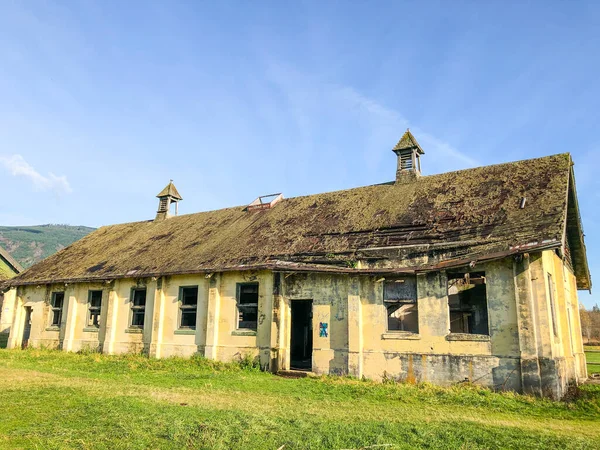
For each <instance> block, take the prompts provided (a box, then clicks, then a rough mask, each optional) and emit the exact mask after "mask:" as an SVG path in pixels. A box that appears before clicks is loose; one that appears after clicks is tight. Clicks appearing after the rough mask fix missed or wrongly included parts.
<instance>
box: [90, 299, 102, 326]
mask: <svg viewBox="0 0 600 450" xmlns="http://www.w3.org/2000/svg"><path fill="white" fill-rule="evenodd" d="M101 305H102V291H89V292H88V320H87V326H88V327H99V326H100V308H101Z"/></svg>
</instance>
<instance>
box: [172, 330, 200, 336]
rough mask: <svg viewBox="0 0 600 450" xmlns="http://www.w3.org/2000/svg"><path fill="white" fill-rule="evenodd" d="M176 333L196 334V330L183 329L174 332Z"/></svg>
mask: <svg viewBox="0 0 600 450" xmlns="http://www.w3.org/2000/svg"><path fill="white" fill-rule="evenodd" d="M173 333H174V334H187V335H194V334H196V330H192V329H185V328H183V329H181V330H175V331H174V332H173Z"/></svg>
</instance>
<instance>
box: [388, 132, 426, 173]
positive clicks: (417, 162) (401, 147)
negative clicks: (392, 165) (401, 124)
mask: <svg viewBox="0 0 600 450" xmlns="http://www.w3.org/2000/svg"><path fill="white" fill-rule="evenodd" d="M392 150H393V152H394V153H395V154H396V155H397V156H398V167H397V169H396V184H404V183H410V182H412V181H414V180H416V179H417V178H418V177H419V176H421V159H420V157H421V155H424V154H425V152H424V151H423V149H422V148H421V146H420V145H419V143H418V142H417V140H416V139H415V137H414V136H413V135H412V133H411V132H410V130H408V129H407V130H406V132H405V133H404V134H403V135H402V137H401V138H400V140H399V141H398V143H397V144H396V146H395V147H394V148H393V149H392Z"/></svg>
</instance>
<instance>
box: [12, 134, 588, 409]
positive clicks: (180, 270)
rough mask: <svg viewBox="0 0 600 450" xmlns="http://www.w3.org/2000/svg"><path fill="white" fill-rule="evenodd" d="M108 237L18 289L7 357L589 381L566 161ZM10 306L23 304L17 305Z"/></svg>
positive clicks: (408, 162)
mask: <svg viewBox="0 0 600 450" xmlns="http://www.w3.org/2000/svg"><path fill="white" fill-rule="evenodd" d="M393 151H394V153H395V154H396V155H397V165H396V164H395V172H396V179H395V181H393V182H388V183H383V184H380V185H374V186H366V187H360V188H355V189H349V190H344V191H338V192H330V193H324V194H318V195H309V196H305V197H297V198H289V199H283V197H282V196H281V195H280V194H275V195H272V196H267V197H260V198H258V199H257V200H255V201H254V202H252V203H251V204H249V205H247V206H243V207H236V208H227V209H222V210H218V211H210V212H202V213H196V214H187V215H181V216H179V215H176V214H175V211H174V210H175V209H176V206H177V203H178V202H179V201H181V200H182V197H181V195H180V194H179V192H178V191H177V189H176V188H175V186H174V185H173V183H172V182H171V183H169V185H168V186H167V187H166V188H165V189H164V190H163V191H162V192H161V193H160V194H159V195H158V198H159V202H158V204H159V206H158V212H157V214H156V217H155V219H154V220H149V221H143V222H136V223H126V224H122V225H114V226H107V227H102V228H100V229H98V230H97V231H95V232H93V233H91V234H90V235H88V236H86V237H84V238H83V239H81V240H80V241H78V242H76V243H74V244H72V245H71V246H69V247H67V248H65V249H63V250H61V251H60V252H58V253H57V254H55V255H53V256H51V257H49V258H47V259H45V260H44V261H42V262H40V263H38V264H36V265H34V266H33V267H31V268H29V269H28V270H26V271H25V272H23V273H22V274H20V275H18V276H17V277H15V278H13V279H12V280H10V281H9V282H8V283H7V285H6V286H5V289H9V288H10V289H11V290H9V291H8V295H9V296H10V297H9V298H10V300H11V301H10V307H11V308H13V312H14V314H12V316H13V322H12V327H11V331H10V339H9V347H12V348H18V347H21V346H22V345H23V344H24V343H25V342H27V343H28V344H29V345H32V346H41V345H44V346H54V347H58V348H61V349H63V350H65V351H78V350H80V349H96V350H98V351H101V352H104V353H109V354H114V353H123V352H146V353H147V354H149V355H150V356H153V357H157V358H162V357H169V356H172V355H180V356H189V355H193V354H201V355H204V356H205V357H206V358H211V359H216V360H221V361H229V360H233V359H236V358H239V357H242V356H245V355H247V354H251V355H254V356H255V357H256V358H258V360H259V361H260V364H261V366H262V367H263V368H264V369H266V370H271V371H274V372H277V371H286V370H290V369H297V370H308V371H312V372H314V373H317V374H328V373H329V374H349V375H353V376H356V377H363V376H364V377H366V378H371V379H382V377H387V378H394V379H398V380H405V381H408V382H420V381H427V382H432V383H436V384H441V385H448V384H452V383H457V382H463V381H465V380H467V381H471V382H473V383H477V384H480V385H483V386H487V387H490V388H493V389H498V390H504V389H506V390H515V391H519V392H526V393H533V394H536V395H548V396H552V397H561V396H562V394H563V393H564V391H565V389H566V386H567V385H568V384H570V383H577V382H580V381H582V380H584V379H585V378H586V365H585V356H584V353H583V347H582V340H581V332H580V322H579V314H578V299H577V290H578V289H581V290H588V289H591V279H590V274H589V270H588V263H587V258H586V251H585V245H584V237H583V231H582V226H581V220H580V215H579V210H578V203H577V195H576V190H575V179H574V175H573V162H572V160H571V157H570V155H569V154H559V155H554V156H548V157H544V158H539V159H531V160H526V161H519V162H513V163H507V164H499V165H494V166H487V167H479V168H474V169H467V170H461V171H456V172H450V173H443V174H439V175H430V176H422V175H421V169H420V168H421V158H422V157H423V154H424V152H423V150H422V149H421V147H420V146H419V144H418V143H417V141H416V140H415V138H414V136H413V135H412V134H411V133H410V132H409V131H407V132H406V133H405V134H404V135H403V136H402V138H401V139H400V141H399V142H398V144H397V145H396V146H395V147H394V148H393ZM7 306H8V305H7Z"/></svg>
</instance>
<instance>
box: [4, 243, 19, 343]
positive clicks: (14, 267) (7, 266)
mask: <svg viewBox="0 0 600 450" xmlns="http://www.w3.org/2000/svg"><path fill="white" fill-rule="evenodd" d="M21 272H23V268H22V267H21V265H20V264H19V263H18V262H17V261H16V260H15V259H14V258H13V257H12V256H10V254H9V253H8V252H7V251H6V250H4V249H3V248H2V247H0V286H1V285H2V283H4V282H6V281H7V280H8V279H10V278H12V277H14V276H15V275H17V274H19V273H21ZM3 304H4V294H3V290H2V289H0V348H6V344H7V343H8V335H9V333H10V326H11V324H12V312H13V308H12V305H10V306H9V307H8V308H7V309H6V314H5V313H4V307H3ZM4 316H6V317H4Z"/></svg>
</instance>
